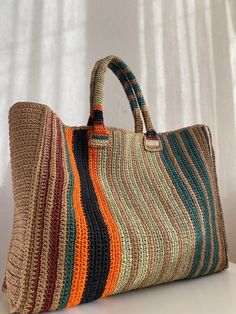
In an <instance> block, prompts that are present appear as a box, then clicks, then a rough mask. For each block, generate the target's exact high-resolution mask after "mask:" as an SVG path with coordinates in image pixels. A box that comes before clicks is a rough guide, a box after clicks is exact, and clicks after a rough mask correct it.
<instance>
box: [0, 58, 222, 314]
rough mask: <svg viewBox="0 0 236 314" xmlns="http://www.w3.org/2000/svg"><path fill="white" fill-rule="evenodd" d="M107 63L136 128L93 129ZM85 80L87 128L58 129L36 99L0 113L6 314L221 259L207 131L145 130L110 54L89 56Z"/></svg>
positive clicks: (131, 80) (217, 267)
mask: <svg viewBox="0 0 236 314" xmlns="http://www.w3.org/2000/svg"><path fill="white" fill-rule="evenodd" d="M107 68H110V69H111V70H112V71H113V72H114V73H115V74H116V75H117V77H118V78H119V80H120V82H121V83H122V85H123V87H124V89H125V92H126V94H127V96H128V99H129V102H130V107H131V110H132V113H133V116H134V120H135V132H130V131H127V130H123V129H119V128H113V127H106V126H105V124H104V121H103V107H102V102H103V86H104V75H105V72H106V70H107ZM90 87H91V99H90V103H91V113H90V118H89V121H88V126H83V127H71V126H66V125H65V124H63V123H62V121H61V120H60V118H59V117H58V116H57V115H56V113H54V112H53V111H52V110H51V109H50V108H49V107H48V106H46V105H42V104H35V103H17V104H15V105H14V106H12V107H11V109H10V112H9V126H10V148H11V167H12V180H13V192H14V200H15V211H14V227H13V235H12V240H11V245H10V250H9V256H8V262H7V267H6V274H5V280H4V284H3V290H4V292H5V293H6V296H7V298H8V300H9V303H10V305H11V310H12V312H17V313H20V314H24V313H25V314H27V313H39V312H42V311H53V310H56V309H61V308H64V307H69V306H74V305H78V304H81V303H85V302H89V301H93V300H96V299H98V298H100V297H105V296H108V295H112V294H117V293H121V292H125V291H128V290H132V289H137V288H141V287H147V286H153V285H157V284H161V283H165V282H170V281H174V280H180V279H184V278H194V277H197V276H203V275H207V274H211V273H214V272H218V271H221V270H223V269H225V268H226V267H227V265H228V260H227V252H226V251H227V250H226V240H225V231H224V223H223V216H222V209H221V204H220V197H219V192H218V185H217V177H216V170H215V159H214V150H213V147H212V140H211V135H210V131H209V128H208V127H207V126H205V125H195V126H191V127H187V128H183V129H179V130H177V131H172V132H165V133H156V131H155V130H154V128H153V125H152V122H151V118H150V116H149V114H148V110H147V106H146V103H145V100H144V98H143V96H142V93H141V90H140V87H139V85H138V83H137V81H136V79H135V77H134V75H133V73H132V72H131V71H130V69H129V68H128V67H127V65H126V64H125V63H124V62H123V61H122V60H120V59H119V58H117V57H114V56H109V57H107V58H105V59H102V60H99V61H98V62H97V63H96V65H95V67H94V70H93V73H92V79H91V86H90ZM143 123H144V124H145V127H146V133H143Z"/></svg>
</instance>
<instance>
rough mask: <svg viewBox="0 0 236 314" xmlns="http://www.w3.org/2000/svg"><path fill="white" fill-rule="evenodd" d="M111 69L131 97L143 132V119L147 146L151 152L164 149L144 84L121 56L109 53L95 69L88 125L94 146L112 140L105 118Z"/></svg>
mask: <svg viewBox="0 0 236 314" xmlns="http://www.w3.org/2000/svg"><path fill="white" fill-rule="evenodd" d="M108 68H109V69H111V70H112V72H113V73H114V74H115V75H116V76H117V78H118V79H119V81H120V82H121V84H122V86H123V88H124V90H125V93H126V95H127V97H128V100H129V103H130V107H131V110H132V113H133V117H134V122H135V132H136V133H143V122H144V124H145V128H146V133H145V135H144V146H145V148H146V149H147V150H149V151H158V150H160V148H161V144H160V140H159V138H158V135H157V133H156V131H155V130H154V128H153V124H152V121H151V117H150V115H149V112H148V109H147V106H146V103H145V100H144V97H143V95H142V92H141V89H140V86H139V84H138V82H137V80H136V78H135V76H134V74H133V72H132V71H131V70H130V69H129V67H128V66H127V65H126V64H125V63H124V62H123V61H122V60H121V59H120V58H118V57H116V56H108V57H106V58H104V59H101V60H98V61H97V62H96V64H95V66H94V68H93V71H92V76H91V82H90V116H89V120H88V126H91V137H90V145H91V146H95V147H104V146H106V145H107V143H108V141H109V131H108V129H107V128H106V127H105V125H104V120H103V106H102V103H103V96H104V79H105V73H106V71H107V69H108Z"/></svg>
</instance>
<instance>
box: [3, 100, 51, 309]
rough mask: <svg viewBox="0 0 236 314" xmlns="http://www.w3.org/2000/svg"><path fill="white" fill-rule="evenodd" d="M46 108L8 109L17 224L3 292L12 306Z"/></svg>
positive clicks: (23, 106)
mask: <svg viewBox="0 0 236 314" xmlns="http://www.w3.org/2000/svg"><path fill="white" fill-rule="evenodd" d="M44 111H45V110H44V108H43V107H42V106H40V105H36V104H34V105H32V104H29V103H17V104H15V105H14V106H12V107H11V109H10V111H9V140H10V155H11V172H12V182H13V196H14V224H13V233H12V238H11V243H10V248H9V253H8V260H7V265H6V272H5V280H4V284H3V291H4V292H5V293H6V296H7V298H8V300H9V303H10V305H11V308H12V309H14V308H15V305H16V304H17V302H18V298H19V293H20V290H21V280H22V273H23V271H22V267H23V260H24V245H25V241H26V229H27V220H28V212H29V208H28V207H29V199H30V192H31V182H32V172H33V168H34V164H35V160H36V157H37V148H38V144H39V137H40V130H41V126H42V118H43V113H44Z"/></svg>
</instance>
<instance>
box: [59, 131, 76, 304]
mask: <svg viewBox="0 0 236 314" xmlns="http://www.w3.org/2000/svg"><path fill="white" fill-rule="evenodd" d="M63 134H64V141H65V149H66V163H67V169H68V171H69V185H68V193H67V203H68V212H67V215H68V222H67V231H68V234H67V246H66V267H65V280H64V287H63V290H62V294H61V300H60V304H59V307H58V309H62V308H64V307H65V306H66V304H67V301H68V299H69V296H70V288H71V282H72V276H73V266H74V241H75V233H76V229H75V218H74V209H73V198H72V195H73V186H74V178H73V173H72V168H71V164H70V157H69V152H68V146H67V142H66V136H65V128H63Z"/></svg>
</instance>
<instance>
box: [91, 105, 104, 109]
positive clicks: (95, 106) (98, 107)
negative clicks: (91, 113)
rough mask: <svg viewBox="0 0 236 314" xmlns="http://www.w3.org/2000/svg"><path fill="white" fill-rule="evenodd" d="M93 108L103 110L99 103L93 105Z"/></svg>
mask: <svg viewBox="0 0 236 314" xmlns="http://www.w3.org/2000/svg"><path fill="white" fill-rule="evenodd" d="M93 110H103V106H102V105H100V104H96V105H93Z"/></svg>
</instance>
